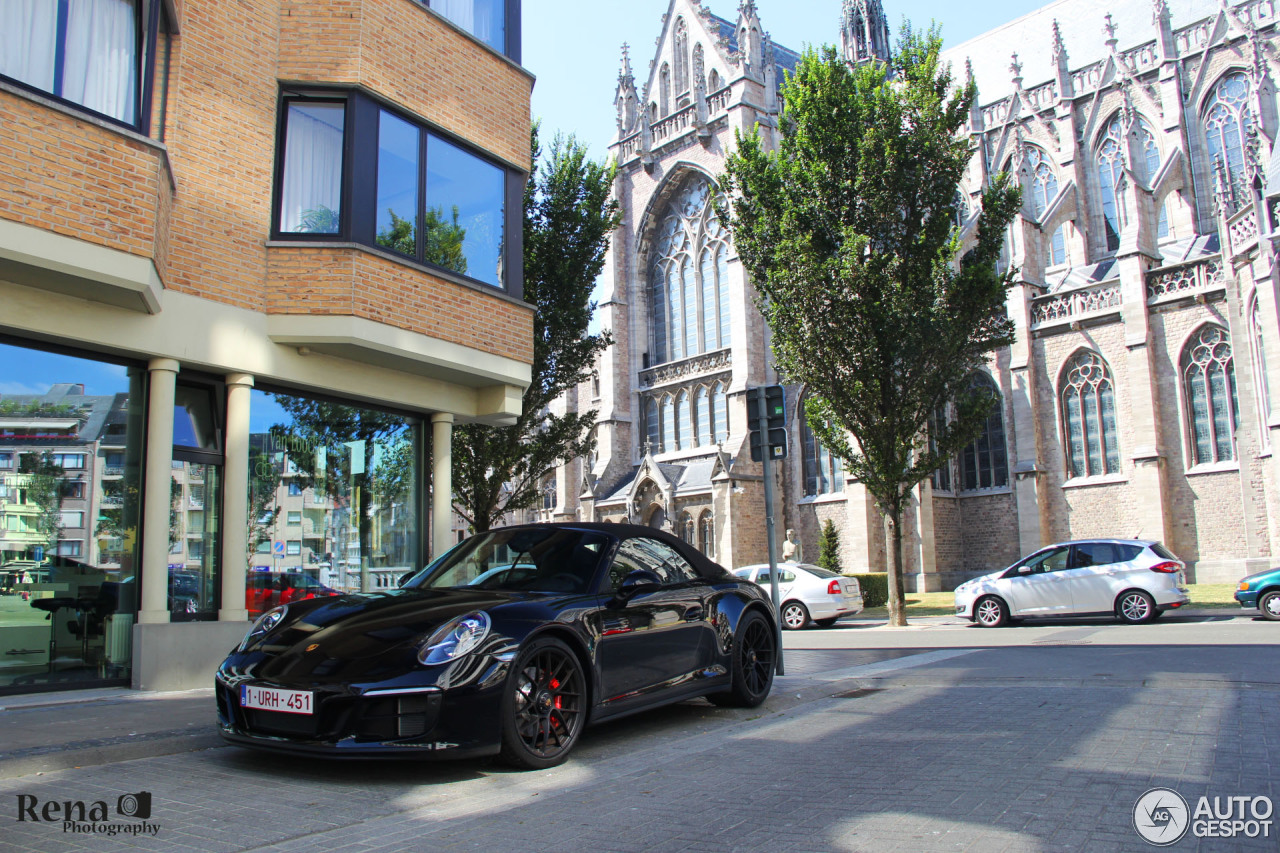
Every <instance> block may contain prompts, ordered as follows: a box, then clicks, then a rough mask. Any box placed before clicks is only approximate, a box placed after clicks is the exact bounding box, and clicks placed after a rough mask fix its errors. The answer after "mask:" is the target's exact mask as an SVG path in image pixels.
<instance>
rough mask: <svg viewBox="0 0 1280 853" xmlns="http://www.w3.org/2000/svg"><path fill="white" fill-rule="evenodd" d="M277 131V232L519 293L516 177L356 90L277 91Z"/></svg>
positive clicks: (519, 185) (519, 186)
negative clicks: (354, 246) (369, 251)
mask: <svg viewBox="0 0 1280 853" xmlns="http://www.w3.org/2000/svg"><path fill="white" fill-rule="evenodd" d="M280 132H281V137H282V138H281V143H280V144H281V148H280V150H281V156H280V168H279V175H278V177H277V206H276V229H275V230H276V236H277V237H278V238H281V239H286V240H300V239H317V238H319V239H327V240H334V239H339V240H350V241H352V242H357V243H363V244H365V245H371V246H377V247H379V248H381V249H383V250H386V251H389V252H394V253H395V254H397V255H402V256H404V257H406V258H407V259H409V260H412V261H415V262H417V263H423V264H429V265H431V266H434V267H440V268H443V269H446V270H449V271H450V272H453V273H456V274H460V275H464V276H467V277H468V278H471V279H475V280H477V281H479V282H483V283H484V284H488V285H491V286H494V287H499V288H503V289H506V290H509V291H512V294H513V295H517V296H518V295H520V294H519V293H518V292H516V291H517V290H518V284H517V282H518V276H513V278H514V279H516V281H515V282H511V283H509V282H508V281H507V271H508V269H509V268H511V267H513V266H514V267H515V268H516V269H518V267H519V264H517V263H514V262H515V261H516V260H517V259H518V256H519V252H520V245H519V243H520V241H519V235H520V232H521V221H520V216H521V206H520V198H521V195H520V192H521V190H522V189H523V180H522V176H520V175H518V174H516V173H514V172H513V171H511V170H509V169H505V168H503V167H502V166H499V165H497V164H496V163H493V162H491V161H490V160H488V159H486V158H484V157H482V156H481V155H479V154H476V153H474V152H472V151H470V150H468V149H467V148H464V147H463V146H462V145H460V144H457V143H455V142H453V141H450V140H448V139H446V138H445V137H444V136H443V135H441V134H437V133H435V132H433V130H432V129H430V128H428V127H427V126H426V125H425V124H423V123H421V122H418V121H415V120H414V119H412V118H410V117H407V116H404V115H401V114H399V113H397V112H393V111H392V110H390V109H387V108H386V107H384V106H382V105H381V104H379V103H378V102H376V101H374V100H373V99H371V98H369V97H368V96H366V95H364V94H362V93H355V92H352V93H346V94H333V93H328V94H324V95H319V94H317V95H310V94H293V93H290V94H287V95H286V96H285V97H284V100H283V105H282V109H281V124H280ZM508 234H510V235H512V239H511V240H507V239H506V237H507V235H508ZM509 252H510V253H513V254H512V257H511V261H512V263H508V258H507V254H508V253H509ZM512 285H515V286H514V287H513V286H512Z"/></svg>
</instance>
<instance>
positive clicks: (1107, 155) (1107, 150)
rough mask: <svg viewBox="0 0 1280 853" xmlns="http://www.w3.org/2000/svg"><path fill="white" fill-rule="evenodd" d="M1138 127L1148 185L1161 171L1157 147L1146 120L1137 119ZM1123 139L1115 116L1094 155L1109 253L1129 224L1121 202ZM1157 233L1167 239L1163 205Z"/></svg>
mask: <svg viewBox="0 0 1280 853" xmlns="http://www.w3.org/2000/svg"><path fill="white" fill-rule="evenodd" d="M1137 128H1138V131H1137V132H1138V140H1139V143H1140V144H1141V145H1142V156H1143V165H1144V166H1145V168H1146V172H1147V174H1146V178H1147V182H1148V183H1150V182H1151V179H1152V178H1154V177H1155V176H1156V172H1158V171H1159V170H1160V146H1159V144H1158V143H1157V142H1156V135H1155V132H1154V131H1153V130H1152V129H1151V125H1149V124H1147V121H1146V119H1144V118H1142V117H1141V116H1138V117H1137ZM1124 137H1125V133H1124V125H1123V124H1122V123H1121V121H1120V117H1119V116H1118V115H1117V116H1116V117H1115V118H1113V119H1112V120H1111V123H1110V124H1108V125H1107V129H1106V131H1105V132H1104V133H1103V135H1102V141H1101V142H1100V143H1098V150H1097V153H1096V154H1095V156H1094V162H1095V165H1096V166H1097V168H1098V192H1099V194H1100V195H1101V197H1102V218H1103V221H1104V224H1105V226H1106V232H1107V251H1110V252H1114V251H1115V250H1116V249H1118V248H1120V233H1121V232H1122V231H1124V226H1125V225H1127V224H1128V219H1127V217H1126V214H1125V210H1124V203H1123V201H1122V200H1121V198H1120V195H1121V188H1122V186H1123V181H1124V180H1125V177H1124V168H1125V164H1126V162H1128V161H1127V156H1128V155H1127V154H1126V149H1125V138H1124ZM1157 233H1158V236H1160V237H1167V236H1169V217H1168V215H1167V213H1166V212H1165V208H1164V206H1163V205H1161V207H1160V219H1159V222H1158V223H1157Z"/></svg>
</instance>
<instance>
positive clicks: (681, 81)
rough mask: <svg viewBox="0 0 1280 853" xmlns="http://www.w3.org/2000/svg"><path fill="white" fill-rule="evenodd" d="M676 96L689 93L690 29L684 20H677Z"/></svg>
mask: <svg viewBox="0 0 1280 853" xmlns="http://www.w3.org/2000/svg"><path fill="white" fill-rule="evenodd" d="M675 67H676V95H683V94H684V93H685V92H688V91H689V27H688V25H686V24H685V21H684V18H677V19H676V37H675Z"/></svg>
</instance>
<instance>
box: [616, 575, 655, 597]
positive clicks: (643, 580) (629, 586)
mask: <svg viewBox="0 0 1280 853" xmlns="http://www.w3.org/2000/svg"><path fill="white" fill-rule="evenodd" d="M661 586H662V578H660V577H658V575H657V573H656V572H651V571H649V570H648V569H636V570H635V571H633V572H630V573H629V574H628V575H627V576H626V577H625V578H623V579H622V583H620V584H618V591H617V592H616V593H615V594H614V598H615V599H617V600H618V601H621V602H627V601H630V600H631V599H633V598H635V597H636V596H637V595H645V594H646V593H650V592H657V590H658V589H659V588H660V587H661Z"/></svg>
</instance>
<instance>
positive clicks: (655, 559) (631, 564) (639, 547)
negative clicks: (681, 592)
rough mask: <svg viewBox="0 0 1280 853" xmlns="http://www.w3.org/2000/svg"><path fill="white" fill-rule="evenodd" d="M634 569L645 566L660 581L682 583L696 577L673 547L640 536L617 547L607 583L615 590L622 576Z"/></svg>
mask: <svg viewBox="0 0 1280 853" xmlns="http://www.w3.org/2000/svg"><path fill="white" fill-rule="evenodd" d="M636 569H648V570H649V571H651V572H653V573H654V574H656V575H657V576H658V577H659V578H661V579H662V583H663V584H677V583H685V582H686V581H692V580H697V578H698V573H697V572H696V571H695V570H694V568H693V566H692V565H690V563H689V561H688V560H686V559H685V558H684V557H682V556H680V554H679V552H677V551H676V550H675V549H674V548H672V547H671V546H670V545H666V544H664V543H662V542H659V541H657V540H656V539H646V538H645V537H642V536H637V537H636V538H634V539H628V540H626V541H625V542H623V543H622V544H621V545H620V546H618V554H617V556H616V557H614V558H613V566H612V567H610V569H609V582H610V584H611V585H612V587H613V589H615V590H616V589H617V588H618V587H619V586H620V585H621V584H622V579H623V578H625V577H626V576H627V575H628V574H630V573H631V572H634V571H635V570H636Z"/></svg>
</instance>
